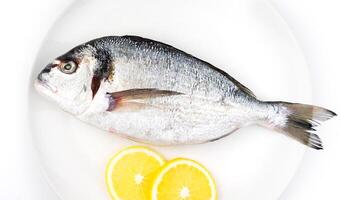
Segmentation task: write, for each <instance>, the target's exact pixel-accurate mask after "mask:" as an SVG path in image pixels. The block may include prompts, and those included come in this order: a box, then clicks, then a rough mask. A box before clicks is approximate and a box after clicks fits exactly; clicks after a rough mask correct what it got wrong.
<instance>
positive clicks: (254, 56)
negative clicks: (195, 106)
mask: <svg viewBox="0 0 340 200" xmlns="http://www.w3.org/2000/svg"><path fill="white" fill-rule="evenodd" d="M125 34H130V35H131V34H132V35H139V36H143V37H147V38H151V39H155V40H158V41H162V42H165V43H168V44H171V45H173V46H175V47H177V48H179V49H182V50H184V51H186V52H188V53H191V54H193V55H195V56H197V57H199V58H201V59H203V60H206V61H208V62H210V63H212V64H214V65H215V66H216V67H219V68H221V69H223V70H225V71H226V72H228V73H230V74H231V75H232V76H234V78H236V79H237V80H239V81H240V82H242V83H244V84H245V85H246V86H248V87H249V88H251V89H252V90H253V91H254V93H255V94H256V95H257V96H258V97H259V98H261V99H267V100H285V101H294V102H305V103H309V102H310V97H311V95H310V93H311V88H310V85H309V77H308V74H309V73H308V70H307V67H306V64H305V62H304V59H303V56H302V54H301V52H300V49H299V48H298V45H297V43H296V41H295V39H294V37H293V36H292V34H291V32H290V30H289V28H288V26H287V25H286V24H285V23H284V21H283V20H282V19H281V18H280V16H279V15H278V14H277V13H276V12H275V10H274V9H273V8H272V7H271V6H270V4H269V3H267V2H266V1H261V0H258V1H256V0H227V1H226V0H210V1H207V0H195V1H194V0H171V1H159V0H147V1H138V0H114V1H112V0H102V1H98V0H97V1H95V0H92V1H75V2H74V4H72V6H71V7H69V9H68V10H67V11H66V12H65V13H64V14H63V15H62V16H60V18H59V19H58V20H57V21H56V22H55V24H54V25H53V27H52V28H51V30H50V31H49V34H48V36H47V38H46V40H45V42H44V45H43V46H42V47H41V50H40V52H39V54H38V57H37V60H36V63H35V65H34V67H33V69H32V79H31V82H30V84H32V83H33V79H34V78H35V76H36V75H37V73H38V72H39V71H40V70H41V69H42V67H44V66H45V65H46V64H47V63H48V62H49V61H51V60H52V59H53V58H55V57H57V56H58V55H60V54H62V53H64V52H66V51H67V50H69V49H70V48H72V47H74V46H75V45H78V44H80V43H82V42H85V41H87V40H90V39H93V38H96V37H100V36H104V35H125ZM29 99H30V101H29V115H30V119H29V120H30V123H31V130H30V131H31V132H32V134H33V135H34V140H35V144H36V146H37V148H38V150H39V155H40V157H41V162H42V165H43V168H44V171H45V173H46V175H47V178H48V179H49V182H50V184H51V186H52V187H53V188H54V189H55V191H56V192H57V193H58V195H59V196H60V197H61V198H62V199H63V200H74V199H82V200H87V199H89V200H93V199H96V200H106V199H109V196H108V194H107V192H106V188H105V183H104V170H105V165H106V163H107V161H108V160H109V158H110V157H111V156H112V155H113V154H114V153H116V152H117V151H118V150H119V149H121V148H123V147H125V146H129V145H135V144H136V143H135V142H132V141H129V140H126V139H123V138H120V137H118V136H115V135H111V134H108V133H106V132H103V131H101V130H98V129H96V128H94V127H91V126H89V125H86V124H84V123H82V122H80V121H78V120H77V119H75V118H74V117H72V116H71V115H69V114H67V113H64V112H62V111H61V110H60V109H59V108H58V107H57V106H55V105H54V104H52V103H50V102H48V101H46V100H45V99H44V98H42V97H40V96H38V95H37V93H36V92H35V91H34V89H33V87H31V91H30V93H29ZM152 148H154V149H157V150H158V151H159V152H161V153H162V154H164V155H165V156H166V158H169V159H170V158H174V157H188V158H192V159H195V160H197V161H199V162H201V163H203V164H204V165H205V166H207V168H208V169H209V170H210V171H211V172H212V174H213V176H214V177H215V179H216V182H217V187H218V193H219V199H233V200H241V199H245V200H249V199H252V200H257V199H259V200H260V199H261V200H266V199H268V200H272V199H277V198H279V196H280V194H281V192H282V191H283V190H284V189H285V187H286V185H287V184H288V182H289V181H290V179H291V178H292V176H293V175H294V172H295V171H296V169H297V167H298V165H299V163H300V160H301V158H302V156H303V154H304V151H305V147H304V146H302V145H301V144H299V143H297V142H295V141H293V140H291V139H290V138H287V137H285V136H283V135H281V134H278V133H276V132H274V131H270V130H266V129H264V128H260V127H248V128H243V129H241V130H239V131H237V132H235V133H234V134H232V135H230V136H228V137H226V138H223V139H221V140H219V141H216V142H213V143H208V144H202V145H192V146H174V147H152Z"/></svg>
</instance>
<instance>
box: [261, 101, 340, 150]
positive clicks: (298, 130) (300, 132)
mask: <svg viewBox="0 0 340 200" xmlns="http://www.w3.org/2000/svg"><path fill="white" fill-rule="evenodd" d="M266 104H267V105H268V104H269V105H271V108H273V110H274V112H272V113H271V114H270V115H268V116H267V123H268V122H269V123H268V124H267V125H269V126H270V127H271V128H273V129H276V130H278V131H280V132H283V133H284V134H286V135H288V136H290V137H292V138H293V139H295V140H297V141H299V142H301V143H302V144H305V145H307V146H309V147H311V148H314V149H317V150H320V149H323V146H322V141H321V139H320V137H319V136H318V135H317V134H315V133H314V132H315V131H316V127H317V126H319V125H320V124H321V122H324V121H326V120H328V119H330V118H332V117H334V116H336V115H337V114H336V113H334V112H333V111H330V110H328V109H325V108H321V107H318V106H313V105H306V104H299V103H288V102H281V101H280V102H266Z"/></svg>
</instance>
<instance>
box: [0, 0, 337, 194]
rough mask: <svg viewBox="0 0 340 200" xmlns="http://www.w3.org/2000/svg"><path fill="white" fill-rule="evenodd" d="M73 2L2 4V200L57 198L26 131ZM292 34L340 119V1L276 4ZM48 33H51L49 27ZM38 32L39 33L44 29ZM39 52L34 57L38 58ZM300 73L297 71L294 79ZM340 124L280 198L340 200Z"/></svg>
mask: <svg viewBox="0 0 340 200" xmlns="http://www.w3.org/2000/svg"><path fill="white" fill-rule="evenodd" d="M69 3H71V2H70V1H66V0H59V1H56V0H31V1H23V0H22V1H14V0H12V1H10V2H9V1H1V3H0V4H1V5H0V22H1V23H0V25H1V26H0V27H1V28H0V34H1V35H0V36H1V37H0V45H1V46H0V51H1V52H0V58H1V60H0V63H1V68H0V69H1V79H0V89H1V90H0V91H1V98H0V99H1V100H0V108H1V123H0V124H1V133H0V134H1V138H0V199H9V200H12V199H20V200H21V199H25V200H33V199H34V200H45V199H51V200H54V199H56V198H55V197H54V195H53V194H51V190H50V189H49V187H48V186H47V185H46V182H45V181H44V178H43V177H42V175H41V174H40V169H39V166H38V164H37V162H36V161H37V157H36V156H35V154H34V147H33V145H32V141H31V135H30V134H29V132H28V131H27V130H25V129H26V128H27V127H25V126H24V125H23V124H20V122H22V121H24V119H25V118H26V117H27V116H26V115H25V114H24V113H25V110H26V109H27V108H26V105H27V102H25V101H23V100H21V99H23V97H24V96H25V95H27V94H25V92H26V88H25V87H28V86H27V85H24V84H26V83H27V82H28V78H29V73H30V68H31V65H32V63H33V61H34V59H35V58H34V57H31V55H35V52H37V51H38V48H39V46H40V44H41V42H42V40H43V38H44V36H45V35H46V33H47V31H48V27H49V26H50V25H51V24H52V23H51V21H54V20H55V19H56V18H57V16H58V15H59V14H60V13H61V12H62V11H63V9H64V8H66V7H67V6H68V4H69ZM272 3H273V5H274V7H275V8H276V9H277V10H278V11H279V13H280V14H281V15H282V16H283V18H284V19H285V20H286V21H287V23H288V24H289V26H290V27H291V28H292V30H293V33H294V35H295V36H296V38H297V40H298V42H299V43H300V46H301V48H302V50H303V52H304V54H305V57H306V60H307V63H308V65H309V67H310V68H311V76H312V80H313V83H312V85H313V89H314V103H315V104H317V105H321V106H325V107H328V108H331V109H332V110H334V111H336V112H337V113H339V112H340V103H339V102H340V94H339V91H338V88H337V87H338V86H339V85H340V78H338V73H339V72H340V56H339V50H340V38H339V36H340V25H339V24H340V23H339V19H340V12H339V10H340V2H338V1H336V0H309V1H308V0H272ZM46 27H47V28H46ZM37 29H38V30H37ZM32 52H33V53H32ZM292 73H293V72H292ZM339 122H340V119H339V117H338V118H336V119H335V120H331V121H329V122H328V123H326V125H324V126H322V127H321V128H322V129H323V132H324V133H327V134H324V135H322V138H323V141H324V144H325V147H326V149H325V150H324V151H321V152H320V151H313V150H308V152H307V154H306V156H305V158H304V161H303V163H302V166H301V168H300V169H299V171H298V172H297V174H296V177H295V178H294V180H292V182H291V184H290V185H289V187H288V188H287V190H286V191H285V192H284V194H283V196H282V198H281V199H283V200H286V199H289V200H290V199H293V200H303V199H310V200H314V199H327V200H328V199H340V192H338V190H337V189H338V188H339V185H340V172H339V169H340V156H339V155H338V153H340V147H339V145H338V144H339V143H340V134H339V133H338V132H339V130H338V127H337V126H336V125H339V124H340V123H339Z"/></svg>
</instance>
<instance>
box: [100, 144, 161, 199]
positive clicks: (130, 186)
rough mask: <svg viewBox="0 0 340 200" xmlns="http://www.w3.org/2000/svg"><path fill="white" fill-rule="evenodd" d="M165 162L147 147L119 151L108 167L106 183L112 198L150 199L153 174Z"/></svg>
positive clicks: (134, 147)
mask: <svg viewBox="0 0 340 200" xmlns="http://www.w3.org/2000/svg"><path fill="white" fill-rule="evenodd" d="M164 163H165V161H164V159H163V157H161V156H160V155H159V154H157V153H156V152H154V151H152V150H150V149H148V148H146V147H140V146H133V147H129V148H126V149H123V150H121V151H120V152H118V153H117V154H116V155H114V156H113V158H112V159H111V160H110V162H109V163H108V165H107V168H106V185H107V187H108V191H109V193H110V194H111V196H112V198H113V199H114V200H145V199H149V197H150V190H151V183H152V180H153V179H154V178H153V175H152V174H153V173H154V172H155V171H157V170H158V169H159V168H160V167H161V166H162V165H164Z"/></svg>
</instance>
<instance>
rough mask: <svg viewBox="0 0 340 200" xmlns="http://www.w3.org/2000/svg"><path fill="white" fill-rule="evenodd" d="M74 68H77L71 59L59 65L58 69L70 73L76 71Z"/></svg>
mask: <svg viewBox="0 0 340 200" xmlns="http://www.w3.org/2000/svg"><path fill="white" fill-rule="evenodd" d="M76 69H77V65H76V63H74V62H73V61H69V62H66V63H63V64H62V65H61V66H60V71H61V72H63V73H65V74H72V73H74V72H75V71H76Z"/></svg>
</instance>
